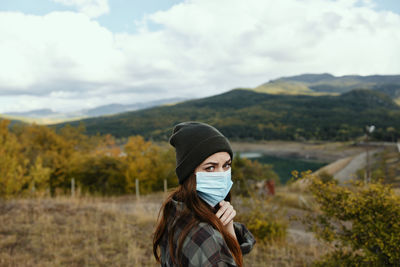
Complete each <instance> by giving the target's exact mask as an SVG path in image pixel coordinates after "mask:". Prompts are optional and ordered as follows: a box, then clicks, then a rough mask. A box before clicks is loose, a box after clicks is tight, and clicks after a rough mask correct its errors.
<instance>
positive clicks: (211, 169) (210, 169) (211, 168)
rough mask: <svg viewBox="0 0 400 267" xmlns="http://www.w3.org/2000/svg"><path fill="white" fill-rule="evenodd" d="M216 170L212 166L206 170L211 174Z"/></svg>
mask: <svg viewBox="0 0 400 267" xmlns="http://www.w3.org/2000/svg"><path fill="white" fill-rule="evenodd" d="M214 169H215V167H214V166H210V167H207V168H206V170H207V171H209V172H212V171H214Z"/></svg>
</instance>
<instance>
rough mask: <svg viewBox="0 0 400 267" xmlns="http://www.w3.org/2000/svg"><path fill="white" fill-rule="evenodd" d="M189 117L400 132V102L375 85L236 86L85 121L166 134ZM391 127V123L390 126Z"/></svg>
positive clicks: (383, 135) (325, 136) (311, 131)
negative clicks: (309, 89)
mask: <svg viewBox="0 0 400 267" xmlns="http://www.w3.org/2000/svg"><path fill="white" fill-rule="evenodd" d="M188 120H199V121H204V122H207V123H210V124H212V125H214V126H216V127H217V128H218V129H220V130H221V131H222V132H223V133H224V134H225V135H227V136H228V137H229V138H233V139H250V140H253V139H254V140H260V139H264V140H276V139H280V140H304V139H317V140H349V139H352V138H356V137H359V136H361V135H363V133H364V128H365V125H372V124H373V125H375V126H376V128H377V130H376V131H375V137H376V138H378V139H380V140H388V139H390V138H397V137H400V107H399V106H398V105H396V104H395V103H394V102H393V100H392V99H391V98H390V97H388V96H387V95H385V94H382V93H379V92H377V91H372V90H356V91H351V92H349V93H345V94H342V95H339V96H307V95H272V94H265V93H257V92H253V91H249V90H241V89H235V90H232V91H229V92H227V93H224V94H221V95H216V96H212V97H207V98H203V99H198V100H192V101H186V102H183V103H180V104H177V105H174V106H163V107H155V108H150V109H146V110H140V111H135V112H127V113H123V114H119V115H115V116H108V117H100V118H92V119H85V120H83V122H84V123H85V125H86V128H87V132H88V133H89V134H96V133H101V134H106V133H110V134H112V135H114V136H116V137H127V136H131V135H136V134H140V135H143V136H145V137H147V138H152V139H156V140H167V139H168V137H169V135H170V133H171V130H172V127H173V125H175V124H176V123H178V122H181V121H188ZM78 123H79V121H77V122H72V123H70V124H72V125H77V124H78ZM63 125H65V124H58V125H56V127H61V126H63ZM388 127H392V128H393V129H390V131H388ZM393 130H394V132H393ZM389 132H390V133H389Z"/></svg>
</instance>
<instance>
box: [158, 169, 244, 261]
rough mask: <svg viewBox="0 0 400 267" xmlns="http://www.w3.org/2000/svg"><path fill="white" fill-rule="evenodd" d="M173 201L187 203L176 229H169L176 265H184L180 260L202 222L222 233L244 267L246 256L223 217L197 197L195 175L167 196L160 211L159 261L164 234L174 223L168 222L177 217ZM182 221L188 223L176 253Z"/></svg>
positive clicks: (233, 253)
mask: <svg viewBox="0 0 400 267" xmlns="http://www.w3.org/2000/svg"><path fill="white" fill-rule="evenodd" d="M230 198H231V195H230V193H229V194H228V196H227V197H226V198H225V200H227V201H230ZM172 199H175V200H177V201H181V202H183V203H185V208H184V210H183V211H182V212H180V213H177V214H176V215H177V218H176V222H177V223H175V224H173V225H172V228H171V229H169V230H168V237H167V238H168V245H169V254H170V255H171V259H172V262H173V263H174V264H176V262H179V263H178V265H181V263H180V261H179V259H180V258H181V255H182V245H183V242H184V241H185V238H186V236H187V235H188V233H189V232H190V230H191V229H192V228H193V227H195V226H196V225H197V224H198V223H199V222H206V223H209V224H210V225H211V226H212V227H213V228H214V229H217V230H218V231H219V232H220V233H221V234H222V237H223V238H224V240H225V242H226V244H227V245H228V248H229V250H230V251H231V253H232V255H233V258H234V260H235V262H236V264H237V265H238V266H243V257H242V252H241V250H240V246H239V243H238V242H237V240H236V239H235V238H234V237H233V236H232V235H231V234H230V233H229V232H228V231H227V230H225V228H224V226H223V224H222V223H221V221H220V220H219V218H217V216H215V212H216V210H215V209H213V208H211V207H210V206H209V205H207V204H206V203H205V202H204V201H203V200H201V199H200V198H199V197H198V196H197V193H196V177H195V175H194V174H192V175H191V176H190V177H189V178H188V179H186V180H185V182H184V183H183V184H182V185H180V186H179V187H178V188H177V189H175V191H173V192H172V193H171V194H170V195H169V196H168V197H167V199H166V200H165V201H164V203H163V205H162V207H161V209H160V212H159V214H158V221H157V226H156V230H155V232H154V237H153V254H154V257H155V258H156V260H157V262H160V254H159V251H158V247H159V246H160V243H161V240H162V238H163V235H164V233H165V231H166V230H167V228H168V224H169V223H171V220H168V219H169V218H170V216H173V214H172V213H173V212H174V205H173V203H172ZM180 220H183V221H185V227H184V228H183V230H182V232H181V234H180V236H179V237H178V246H177V248H178V249H177V252H176V254H175V252H174V244H173V238H174V232H175V228H176V225H178V224H179V221H180ZM177 259H178V260H177Z"/></svg>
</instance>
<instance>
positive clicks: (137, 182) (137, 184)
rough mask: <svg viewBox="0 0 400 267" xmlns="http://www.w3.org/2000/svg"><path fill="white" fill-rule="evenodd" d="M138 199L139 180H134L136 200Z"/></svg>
mask: <svg viewBox="0 0 400 267" xmlns="http://www.w3.org/2000/svg"><path fill="white" fill-rule="evenodd" d="M139 198H140V192H139V180H138V179H136V199H139Z"/></svg>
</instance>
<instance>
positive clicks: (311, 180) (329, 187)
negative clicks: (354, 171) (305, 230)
mask: <svg viewBox="0 0 400 267" xmlns="http://www.w3.org/2000/svg"><path fill="white" fill-rule="evenodd" d="M303 178H304V177H303ZM305 179H307V180H308V184H309V189H310V191H311V192H312V194H313V196H314V198H315V201H316V202H317V203H318V205H319V208H320V212H319V213H318V214H317V215H315V214H309V216H308V217H307V219H306V220H305V223H306V224H307V225H308V226H309V229H310V230H312V231H313V232H315V233H316V236H317V237H318V238H319V239H322V240H324V241H326V242H328V243H330V244H332V245H334V250H333V251H332V252H331V253H329V254H327V255H326V256H325V257H323V258H322V259H321V260H320V261H318V262H316V265H317V266H400V250H399V247H398V246H399V244H400V223H399V222H400V197H399V196H397V195H396V194H395V193H394V192H393V190H392V189H391V187H390V186H389V185H384V184H382V183H380V182H373V183H368V184H366V183H363V182H359V181H358V182H352V184H351V185H350V186H339V185H337V184H335V183H334V182H326V183H324V182H322V181H321V180H320V179H318V178H317V177H313V176H310V175H308V174H307V175H306V178H305Z"/></svg>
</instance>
